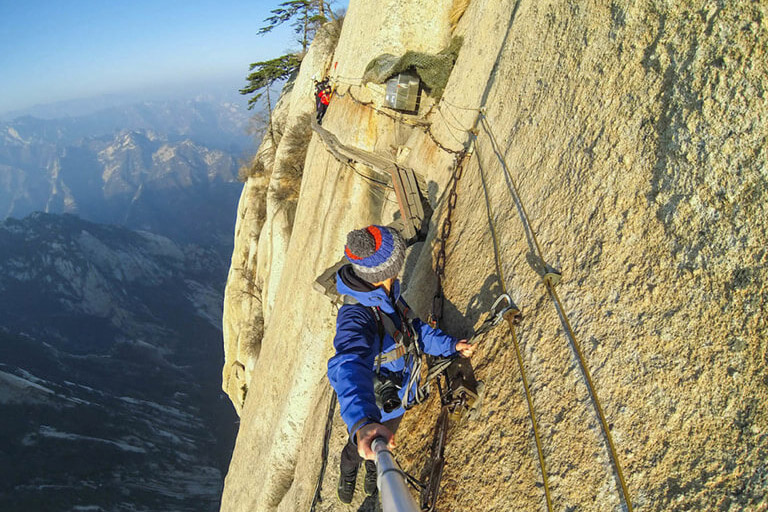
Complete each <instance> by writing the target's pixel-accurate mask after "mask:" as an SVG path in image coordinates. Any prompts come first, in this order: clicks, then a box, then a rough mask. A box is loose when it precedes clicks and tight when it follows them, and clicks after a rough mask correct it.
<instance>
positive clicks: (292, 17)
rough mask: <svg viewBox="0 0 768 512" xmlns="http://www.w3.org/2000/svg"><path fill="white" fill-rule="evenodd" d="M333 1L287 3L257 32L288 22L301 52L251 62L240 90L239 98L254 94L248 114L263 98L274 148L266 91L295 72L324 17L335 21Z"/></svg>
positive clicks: (270, 105)
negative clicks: (263, 97) (246, 82)
mask: <svg viewBox="0 0 768 512" xmlns="http://www.w3.org/2000/svg"><path fill="white" fill-rule="evenodd" d="M332 3H333V0H330V1H329V0H287V1H285V2H283V3H281V4H280V5H279V6H278V7H277V8H276V9H273V10H272V11H271V13H272V16H270V17H269V18H266V19H265V20H264V21H265V22H266V23H267V24H266V25H264V26H263V27H261V28H260V29H259V32H258V33H259V34H260V35H261V34H267V33H269V32H271V31H272V30H273V29H274V28H276V27H278V26H279V25H282V24H283V23H286V22H291V26H292V27H293V29H294V32H295V33H296V34H298V35H299V40H298V42H299V43H300V44H301V52H299V53H288V54H286V55H282V56H280V57H277V58H275V59H271V60H265V61H261V62H254V63H252V64H251V65H250V67H249V68H248V71H249V72H250V74H249V75H248V76H247V77H245V79H246V80H247V81H248V85H246V86H245V87H243V88H242V89H240V94H242V95H248V94H253V96H252V97H251V98H249V99H248V110H251V109H253V107H254V105H256V104H257V103H258V101H259V100H260V99H261V97H262V96H266V103H267V112H268V116H269V117H268V121H267V133H268V134H269V136H270V139H272V143H273V147H276V144H275V137H274V132H273V131H272V101H271V98H270V96H269V88H270V87H271V86H272V84H274V83H275V82H280V81H283V80H287V79H288V78H290V77H291V75H293V74H294V73H295V72H296V71H297V70H298V69H299V65H300V64H301V59H302V58H303V57H304V54H306V53H307V49H308V48H309V44H310V43H311V42H312V39H313V38H314V36H315V34H316V33H317V29H318V27H320V26H321V25H322V24H323V23H326V22H327V21H328V18H327V16H330V17H331V18H332V19H337V16H336V14H335V13H334V12H333V10H332V9H331V4H332Z"/></svg>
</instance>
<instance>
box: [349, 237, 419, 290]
mask: <svg viewBox="0 0 768 512" xmlns="http://www.w3.org/2000/svg"><path fill="white" fill-rule="evenodd" d="M344 254H345V255H346V257H347V259H348V260H349V261H350V262H351V263H352V267H353V268H354V269H355V274H357V276H358V277H359V278H361V279H363V280H365V281H368V282H369V283H377V282H380V281H384V280H385V279H389V278H390V277H397V274H399V273H400V268H402V266H403V261H405V241H404V240H403V237H401V236H400V233H398V232H397V230H395V229H392V228H388V227H386V226H368V227H367V228H363V229H356V230H354V231H350V232H349V233H348V234H347V245H346V247H344Z"/></svg>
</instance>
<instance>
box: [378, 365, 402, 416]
mask: <svg viewBox="0 0 768 512" xmlns="http://www.w3.org/2000/svg"><path fill="white" fill-rule="evenodd" d="M401 387H402V385H401V383H400V379H398V378H397V377H396V376H395V375H394V374H393V373H391V372H386V373H374V374H373V394H374V395H376V405H377V406H378V407H379V409H382V410H383V411H384V412H386V413H390V412H392V411H394V410H395V409H397V408H398V407H400V404H401V402H400V397H399V396H398V395H397V392H398V391H399V390H400V388H401Z"/></svg>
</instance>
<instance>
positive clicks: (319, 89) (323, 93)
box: [315, 79, 331, 124]
mask: <svg viewBox="0 0 768 512" xmlns="http://www.w3.org/2000/svg"><path fill="white" fill-rule="evenodd" d="M330 102H331V86H330V85H329V84H328V80H327V79H325V80H323V81H322V82H315V107H316V108H317V124H323V117H324V116H325V111H326V110H328V104H329V103H330Z"/></svg>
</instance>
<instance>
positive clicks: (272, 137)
mask: <svg viewBox="0 0 768 512" xmlns="http://www.w3.org/2000/svg"><path fill="white" fill-rule="evenodd" d="M270 85H272V84H267V113H268V117H267V130H268V131H269V138H270V140H271V141H272V154H273V155H274V154H275V153H276V152H277V143H276V142H275V132H274V130H273V129H272V101H271V100H270V99H269V86H270Z"/></svg>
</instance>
